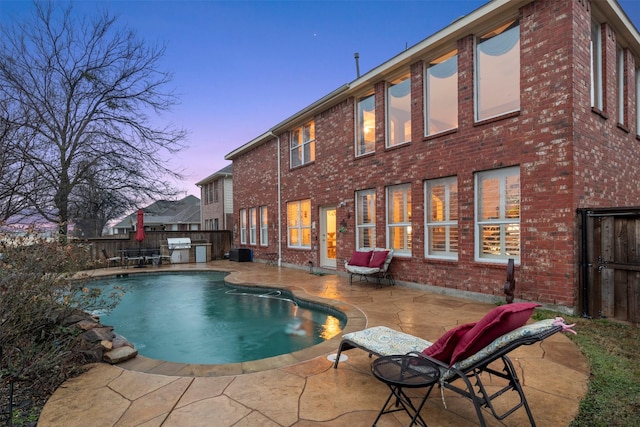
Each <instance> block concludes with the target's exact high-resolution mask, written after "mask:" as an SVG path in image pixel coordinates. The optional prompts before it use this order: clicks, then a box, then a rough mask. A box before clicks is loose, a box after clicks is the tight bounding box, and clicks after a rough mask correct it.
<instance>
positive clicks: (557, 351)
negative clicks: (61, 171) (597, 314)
mask: <svg viewBox="0 0 640 427" xmlns="http://www.w3.org/2000/svg"><path fill="white" fill-rule="evenodd" d="M207 269H208V270H218V271H226V272H229V273H230V274H229V276H227V279H226V280H227V281H228V282H230V283H236V284H259V285H261V286H262V285H266V286H275V287H280V288H287V289H290V290H291V291H293V292H294V293H295V294H296V296H298V297H303V298H306V299H311V300H315V301H318V302H322V303H327V302H331V304H332V305H334V306H336V307H338V308H340V309H341V310H343V311H345V312H346V313H347V314H348V315H349V322H348V323H347V327H346V328H345V331H343V333H346V332H349V331H353V330H360V329H364V328H366V327H370V326H378V325H384V326H389V327H392V328H394V329H398V330H402V331H404V332H407V333H410V334H414V335H419V336H421V337H423V338H425V339H428V340H430V341H435V340H436V339H437V338H438V337H440V335H442V334H443V333H444V332H445V331H447V330H448V329H450V328H452V327H454V326H456V325H460V324H463V323H467V322H472V321H477V320H478V319H480V318H481V317H482V316H483V315H484V314H485V313H486V312H488V311H489V310H491V308H493V307H494V305H493V304H491V303H487V302H481V301H478V300H475V299H469V298H463V297H458V296H453V295H444V294H440V293H433V292H429V291H425V290H421V289H416V288H413V287H405V286H400V285H396V286H385V287H377V286H376V285H375V284H373V283H367V282H354V284H353V285H349V279H348V277H346V276H342V275H339V274H327V275H311V274H309V272H308V270H302V269H293V268H284V267H273V266H267V265H264V264H261V263H237V262H230V261H214V262H210V263H206V264H203V263H201V264H178V265H172V266H161V267H152V268H151V267H150V268H147V269H144V272H146V273H149V272H159V271H175V270H190V271H196V270H207ZM126 272H127V273H131V274H134V273H138V271H132V270H126ZM116 273H122V271H120V270H118V269H114V268H110V269H103V270H100V271H95V272H92V274H94V275H96V276H98V275H105V274H116ZM496 286H497V287H498V288H501V287H502V284H501V283H500V284H496ZM516 296H517V291H516ZM496 299H497V297H496ZM577 332H578V333H580V331H579V330H578V331H577ZM341 335H342V334H340V335H338V336H336V337H335V338H333V339H331V340H329V341H327V342H325V343H323V344H320V345H317V346H314V347H312V348H311V349H307V350H303V351H300V352H296V353H293V354H290V355H283V356H278V357H275V358H269V359H265V360H261V361H253V362H245V363H236V364H231V365H188V364H187V365H185V364H178V363H166V362H162V361H156V360H153V359H148V358H145V357H143V356H138V357H136V358H135V359H132V360H130V361H127V362H124V363H121V364H119V365H116V366H112V365H108V364H97V365H94V366H93V367H92V368H91V369H90V370H89V371H88V372H86V373H85V374H83V375H81V376H79V377H77V378H73V379H71V380H69V381H67V382H65V383H64V384H63V385H62V386H61V387H60V388H59V389H58V390H57V391H56V392H55V393H54V394H53V396H51V398H50V399H49V401H48V402H47V404H46V405H45V407H44V410H43V412H42V414H41V416H40V420H39V422H38V426H39V427H58V426H60V427H85V426H92V427H103V426H104V427H116V426H117V427H125V426H138V427H152V426H154V427H155V426H162V427H184V426H189V427H192V426H215V427H218V426H219V427H226V426H234V427H248V426H297V427H316V426H317V427H320V426H337V427H341V426H344V427H358V426H370V425H371V424H372V423H373V421H374V419H375V418H376V416H377V413H378V411H379V410H380V407H381V406H382V404H383V403H384V401H385V400H386V398H387V395H388V392H389V389H388V388H387V386H386V385H384V384H383V383H381V382H379V381H377V380H376V379H375V378H374V377H373V375H372V374H371V359H370V358H369V357H368V355H367V353H365V352H364V351H361V350H358V349H353V350H349V351H346V352H345V353H344V354H346V355H347V356H348V359H347V360H346V361H343V362H340V365H339V367H338V369H333V365H332V362H330V361H329V360H328V359H327V356H328V355H330V354H333V353H335V352H336V350H337V348H338V344H339V342H340V336H341ZM510 358H511V360H512V361H513V362H514V365H515V366H516V369H517V371H518V375H519V376H520V379H521V382H522V384H523V386H524V390H525V394H526V395H527V398H528V400H529V403H530V405H531V407H532V411H533V414H534V417H535V419H536V422H537V424H538V425H540V426H554V427H555V426H566V425H568V424H569V423H570V422H571V420H572V419H573V418H574V416H575V415H576V413H577V411H578V404H579V402H580V400H581V399H582V397H583V396H584V394H585V392H586V387H587V379H588V374H589V369H588V365H587V362H586V360H585V358H584V356H583V355H582V354H581V353H580V352H579V350H578V349H577V348H576V347H575V345H573V343H572V342H571V341H570V340H569V339H568V338H567V337H566V336H564V335H563V334H556V335H554V336H552V337H550V338H548V339H546V340H545V341H544V342H542V343H537V344H534V345H531V346H524V347H520V348H518V349H517V350H515V351H513V352H512V353H511V354H510ZM483 378H484V377H483ZM486 380H487V378H485V381H486ZM487 384H489V388H492V387H493V388H496V387H497V385H499V384H500V380H499V379H493V381H487ZM412 393H413V394H414V395H416V396H417V395H419V393H420V390H418V391H412ZM511 395H513V396H511ZM505 396H506V398H507V399H511V398H512V397H513V398H515V397H517V395H516V394H515V393H508V394H507V395H505ZM445 404H446V408H445ZM421 414H422V416H423V418H424V419H425V420H426V421H427V423H429V425H430V426H432V427H433V426H457V427H464V426H475V425H478V420H477V418H476V415H475V411H474V409H473V405H472V404H471V402H470V401H469V400H467V399H465V398H462V397H460V396H458V395H456V394H453V393H452V392H450V391H448V390H445V391H444V393H442V394H441V391H440V389H438V388H436V389H434V391H433V393H432V394H431V396H430V397H429V399H428V400H427V403H426V405H425V407H424V408H423V410H422V412H421ZM486 420H487V423H488V425H489V426H514V427H515V426H518V427H519V426H521V425H528V420H527V418H526V414H525V412H524V410H523V409H520V410H518V411H516V412H515V413H514V414H512V415H511V416H509V417H508V418H507V419H506V420H504V421H502V422H499V421H496V420H495V419H494V418H493V417H492V416H491V415H490V414H489V413H488V412H487V414H486ZM408 421H409V418H408V417H407V416H406V415H405V414H404V413H400V412H398V413H394V414H389V415H384V416H383V417H382V418H381V419H380V421H379V422H378V426H381V427H395V426H403V425H407V424H408Z"/></svg>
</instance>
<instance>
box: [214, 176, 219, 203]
mask: <svg viewBox="0 0 640 427" xmlns="http://www.w3.org/2000/svg"><path fill="white" fill-rule="evenodd" d="M219 192H220V181H219V180H215V181H213V203H218V200H219V197H218V193H219Z"/></svg>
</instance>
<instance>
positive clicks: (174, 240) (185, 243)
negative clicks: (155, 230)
mask: <svg viewBox="0 0 640 427" xmlns="http://www.w3.org/2000/svg"><path fill="white" fill-rule="evenodd" d="M167 246H169V249H170V250H173V249H190V248H191V238H189V237H171V238H168V239H167Z"/></svg>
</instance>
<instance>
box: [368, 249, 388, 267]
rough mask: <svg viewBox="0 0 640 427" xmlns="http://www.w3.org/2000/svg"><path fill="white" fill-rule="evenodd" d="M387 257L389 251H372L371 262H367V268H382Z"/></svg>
mask: <svg viewBox="0 0 640 427" xmlns="http://www.w3.org/2000/svg"><path fill="white" fill-rule="evenodd" d="M387 255H389V251H373V255H371V260H369V267H371V268H382V266H383V265H384V262H385V261H386V260H387Z"/></svg>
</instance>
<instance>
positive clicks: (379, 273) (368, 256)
mask: <svg viewBox="0 0 640 427" xmlns="http://www.w3.org/2000/svg"><path fill="white" fill-rule="evenodd" d="M392 259H393V249H381V248H375V249H374V250H372V251H354V252H353V254H352V255H351V259H350V260H349V261H345V262H344V268H345V270H347V271H348V272H349V284H352V283H353V276H360V280H362V279H364V280H366V281H367V282H368V281H369V280H368V277H371V278H374V279H376V281H377V282H378V285H381V284H382V279H386V280H388V281H389V283H390V284H392V285H395V284H396V283H395V280H394V279H393V275H392V274H391V272H390V271H389V265H390V264H391V260H392Z"/></svg>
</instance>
